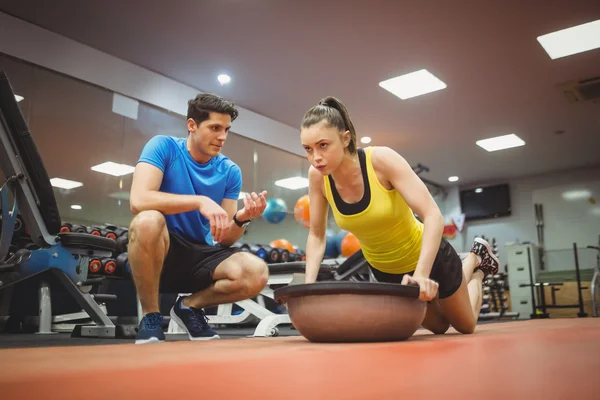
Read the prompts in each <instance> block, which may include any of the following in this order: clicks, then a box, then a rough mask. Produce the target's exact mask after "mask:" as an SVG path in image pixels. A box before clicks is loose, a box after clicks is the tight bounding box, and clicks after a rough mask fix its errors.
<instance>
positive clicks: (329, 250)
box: [324, 229, 340, 258]
mask: <svg viewBox="0 0 600 400" xmlns="http://www.w3.org/2000/svg"><path fill="white" fill-rule="evenodd" d="M339 255H340V252H339V251H338V249H337V246H336V234H335V232H334V231H332V230H331V229H327V231H326V232H325V254H324V256H325V257H326V258H336V257H337V256H339Z"/></svg>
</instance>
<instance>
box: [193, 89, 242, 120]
mask: <svg viewBox="0 0 600 400" xmlns="http://www.w3.org/2000/svg"><path fill="white" fill-rule="evenodd" d="M211 112H215V113H219V114H229V115H230V116H231V122H233V121H234V120H235V119H236V118H237V116H238V110H237V109H236V108H235V105H234V104H233V103H232V102H230V101H227V100H225V99H223V98H222V97H220V96H217V95H216V94H213V93H199V94H198V95H197V96H196V98H195V99H192V100H190V101H188V112H187V117H188V119H189V118H192V119H193V120H194V121H196V123H197V124H201V123H202V122H203V121H206V120H207V119H208V117H209V114H210V113H211Z"/></svg>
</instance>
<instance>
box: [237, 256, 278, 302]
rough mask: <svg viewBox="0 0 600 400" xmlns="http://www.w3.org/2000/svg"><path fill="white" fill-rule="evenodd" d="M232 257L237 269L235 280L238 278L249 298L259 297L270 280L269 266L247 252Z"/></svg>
mask: <svg viewBox="0 0 600 400" xmlns="http://www.w3.org/2000/svg"><path fill="white" fill-rule="evenodd" d="M231 257H232V259H233V260H232V261H234V262H235V264H236V267H237V268H235V269H234V273H233V275H234V276H233V278H234V280H236V278H238V280H239V281H240V282H241V283H242V290H243V291H244V292H246V294H247V296H248V298H250V297H254V296H256V295H258V294H259V293H260V292H261V290H263V289H264V287H265V286H266V285H267V281H268V280H269V269H268V267H267V264H266V263H265V262H264V261H263V260H261V259H260V258H258V257H256V256H255V255H252V254H249V253H245V252H240V253H236V254H234V255H233V256H231ZM236 275H237V276H236Z"/></svg>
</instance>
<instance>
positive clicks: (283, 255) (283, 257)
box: [277, 249, 291, 262]
mask: <svg viewBox="0 0 600 400" xmlns="http://www.w3.org/2000/svg"><path fill="white" fill-rule="evenodd" d="M277 250H279V261H280V262H288V261H291V260H290V251H289V250H288V249H277Z"/></svg>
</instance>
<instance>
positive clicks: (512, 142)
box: [475, 133, 525, 151]
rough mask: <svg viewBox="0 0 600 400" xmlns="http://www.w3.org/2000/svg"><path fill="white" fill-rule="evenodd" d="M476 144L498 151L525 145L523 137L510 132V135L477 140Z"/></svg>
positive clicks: (488, 149)
mask: <svg viewBox="0 0 600 400" xmlns="http://www.w3.org/2000/svg"><path fill="white" fill-rule="evenodd" d="M475 143H476V144H477V146H479V147H481V148H483V149H485V150H487V151H498V150H504V149H510V148H513V147H519V146H523V145H525V142H524V141H523V139H521V138H520V137H518V136H517V135H515V134H514V133H511V134H510V135H503V136H497V137H493V138H489V139H483V140H478V141H477V142H475Z"/></svg>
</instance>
